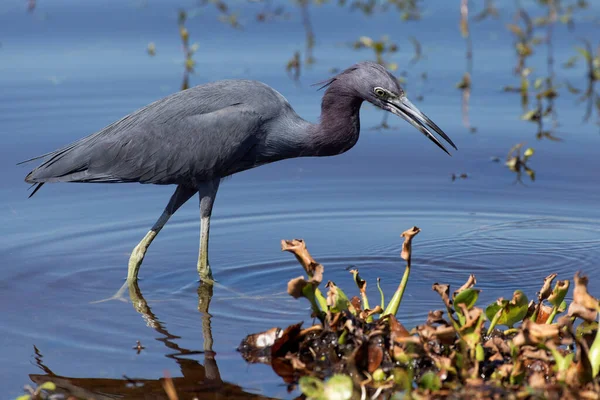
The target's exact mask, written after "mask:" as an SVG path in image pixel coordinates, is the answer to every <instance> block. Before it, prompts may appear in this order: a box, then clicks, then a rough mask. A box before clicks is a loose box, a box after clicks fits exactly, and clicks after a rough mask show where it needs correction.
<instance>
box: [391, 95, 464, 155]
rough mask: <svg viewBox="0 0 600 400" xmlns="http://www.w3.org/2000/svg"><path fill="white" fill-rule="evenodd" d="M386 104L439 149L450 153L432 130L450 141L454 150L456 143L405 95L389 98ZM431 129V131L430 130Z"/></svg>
mask: <svg viewBox="0 0 600 400" xmlns="http://www.w3.org/2000/svg"><path fill="white" fill-rule="evenodd" d="M386 103H387V104H389V105H390V108H389V111H390V112H392V113H394V114H396V115H397V116H399V117H402V118H403V119H405V120H406V121H408V122H409V123H410V124H411V125H412V126H414V127H415V128H417V129H418V130H419V131H421V132H422V133H423V134H424V135H425V136H427V137H428V138H429V139H430V140H431V141H432V142H433V143H435V144H436V145H438V146H439V148H440V149H442V150H444V151H445V152H446V154H448V155H450V153H449V152H448V150H446V148H445V147H444V145H443V144H442V143H441V142H440V141H439V140H438V138H436V137H435V136H433V132H435V133H437V134H438V135H440V136H441V137H442V138H443V139H444V140H445V141H446V142H448V143H450V145H451V146H452V147H454V149H455V150H458V149H457V148H456V145H455V144H454V143H453V142H452V140H451V139H450V138H449V137H448V135H446V134H445V133H444V131H442V130H441V129H440V127H439V126H437V125H436V124H435V123H434V122H433V121H432V120H430V119H429V117H428V116H427V115H425V114H423V113H422V112H421V111H419V109H418V108H417V107H415V105H414V104H413V103H411V102H410V101H409V100H408V99H407V98H406V97H405V96H402V97H398V98H395V99H389V100H387V101H386ZM432 131H433V132H432Z"/></svg>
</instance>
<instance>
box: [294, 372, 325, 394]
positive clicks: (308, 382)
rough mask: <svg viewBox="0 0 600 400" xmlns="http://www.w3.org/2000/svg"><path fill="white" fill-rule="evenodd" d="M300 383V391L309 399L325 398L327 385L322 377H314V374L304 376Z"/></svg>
mask: <svg viewBox="0 0 600 400" xmlns="http://www.w3.org/2000/svg"><path fill="white" fill-rule="evenodd" d="M298 385H299V387H300V391H301V392H302V393H303V394H304V395H305V396H306V397H307V398H308V399H322V398H324V393H325V385H324V384H323V382H322V381H321V380H320V379H318V378H314V377H312V376H303V377H302V378H300V380H299V381H298Z"/></svg>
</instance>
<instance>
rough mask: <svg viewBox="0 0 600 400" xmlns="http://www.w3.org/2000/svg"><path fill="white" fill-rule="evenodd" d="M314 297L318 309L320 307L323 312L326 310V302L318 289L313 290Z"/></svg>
mask: <svg viewBox="0 0 600 400" xmlns="http://www.w3.org/2000/svg"><path fill="white" fill-rule="evenodd" d="M315 297H316V299H317V302H318V303H319V307H321V310H323V312H325V311H326V310H327V300H325V297H323V293H321V290H319V288H316V289H315Z"/></svg>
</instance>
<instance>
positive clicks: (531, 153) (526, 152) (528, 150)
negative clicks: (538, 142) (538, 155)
mask: <svg viewBox="0 0 600 400" xmlns="http://www.w3.org/2000/svg"><path fill="white" fill-rule="evenodd" d="M533 153H534V151H533V149H532V148H531V147H528V148H527V149H526V150H525V153H523V156H524V157H526V158H529V157H531V156H532V155H533Z"/></svg>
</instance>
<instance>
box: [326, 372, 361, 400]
mask: <svg viewBox="0 0 600 400" xmlns="http://www.w3.org/2000/svg"><path fill="white" fill-rule="evenodd" d="M353 391H354V384H353V383H352V378H350V377H349V376H348V375H340V374H336V375H333V376H332V377H331V378H329V380H327V382H326V383H325V391H324V393H323V395H324V396H323V397H324V398H325V399H327V400H348V399H350V398H352V392H353Z"/></svg>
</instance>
